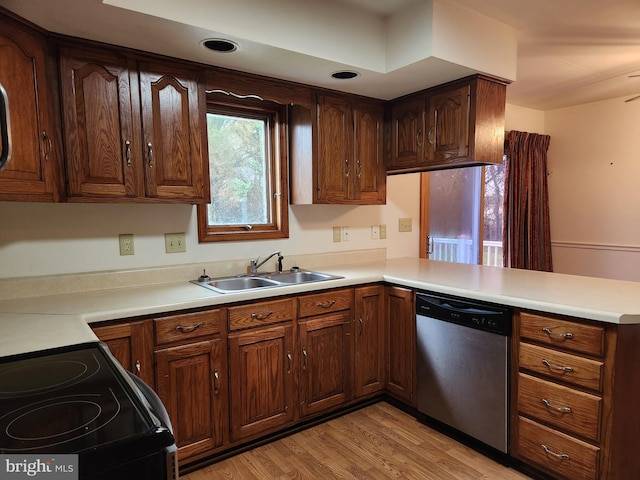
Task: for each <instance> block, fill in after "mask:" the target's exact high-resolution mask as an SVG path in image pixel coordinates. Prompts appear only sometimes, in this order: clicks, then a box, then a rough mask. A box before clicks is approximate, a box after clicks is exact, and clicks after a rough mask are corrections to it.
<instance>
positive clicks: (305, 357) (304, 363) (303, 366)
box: [302, 347, 307, 370]
mask: <svg viewBox="0 0 640 480" xmlns="http://www.w3.org/2000/svg"><path fill="white" fill-rule="evenodd" d="M302 356H303V357H304V362H303V363H302V369H303V370H306V369H307V349H306V348H304V347H302Z"/></svg>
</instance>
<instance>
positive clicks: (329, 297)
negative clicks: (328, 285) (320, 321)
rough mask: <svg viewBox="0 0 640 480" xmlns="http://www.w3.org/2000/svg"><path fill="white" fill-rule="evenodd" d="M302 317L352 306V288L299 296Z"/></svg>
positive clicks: (346, 308)
mask: <svg viewBox="0 0 640 480" xmlns="http://www.w3.org/2000/svg"><path fill="white" fill-rule="evenodd" d="M298 305H299V307H300V318H304V317H310V316H312V315H320V314H323V313H328V312H338V311H340V310H348V309H350V308H351V290H338V291H330V292H323V293H316V294H313V295H304V296H302V297H298Z"/></svg>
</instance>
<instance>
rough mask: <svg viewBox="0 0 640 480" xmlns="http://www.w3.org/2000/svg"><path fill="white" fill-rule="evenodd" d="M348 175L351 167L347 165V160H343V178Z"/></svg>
mask: <svg viewBox="0 0 640 480" xmlns="http://www.w3.org/2000/svg"><path fill="white" fill-rule="evenodd" d="M350 173H351V165H349V159H348V158H345V159H344V176H345V177H348V176H349V174H350Z"/></svg>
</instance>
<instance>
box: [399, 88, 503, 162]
mask: <svg viewBox="0 0 640 480" xmlns="http://www.w3.org/2000/svg"><path fill="white" fill-rule="evenodd" d="M505 100H506V83H504V82H501V81H498V80H495V79H492V78H489V77H485V76H481V75H476V76H472V77H467V78H464V79H461V80H456V81H454V82H450V83H447V84H445V85H441V86H438V87H434V88H431V89H428V90H425V91H422V92H419V93H417V94H412V95H410V96H408V97H403V98H401V99H399V100H396V101H393V102H391V106H390V109H391V132H390V137H391V141H390V152H389V155H388V163H387V173H390V174H393V173H406V172H419V171H429V170H439V169H443V168H455V167H466V166H474V165H483V164H499V163H502V155H503V149H504V115H505Z"/></svg>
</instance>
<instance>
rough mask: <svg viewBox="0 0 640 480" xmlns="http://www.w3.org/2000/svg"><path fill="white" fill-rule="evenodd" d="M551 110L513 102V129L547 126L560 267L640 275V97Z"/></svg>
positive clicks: (624, 277) (509, 115)
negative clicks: (628, 100)
mask: <svg viewBox="0 0 640 480" xmlns="http://www.w3.org/2000/svg"><path fill="white" fill-rule="evenodd" d="M625 99H626V97H625V98H615V99H612V100H606V101H602V102H595V103H589V104H585V105H579V106H575V107H569V108H562V109H558V110H552V111H547V112H541V111H537V110H531V109H527V108H522V107H517V106H514V105H507V118H506V130H520V131H525V132H532V133H544V134H547V135H550V136H551V142H550V145H549V154H548V161H549V179H548V181H549V202H550V212H549V215H550V221H551V243H552V254H553V265H554V268H553V269H554V271H555V272H560V273H568V274H575V275H587V276H594V277H604V278H615V279H621V280H633V281H640V188H639V186H640V185H639V182H638V180H640V102H632V103H625V102H624V100H625Z"/></svg>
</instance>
